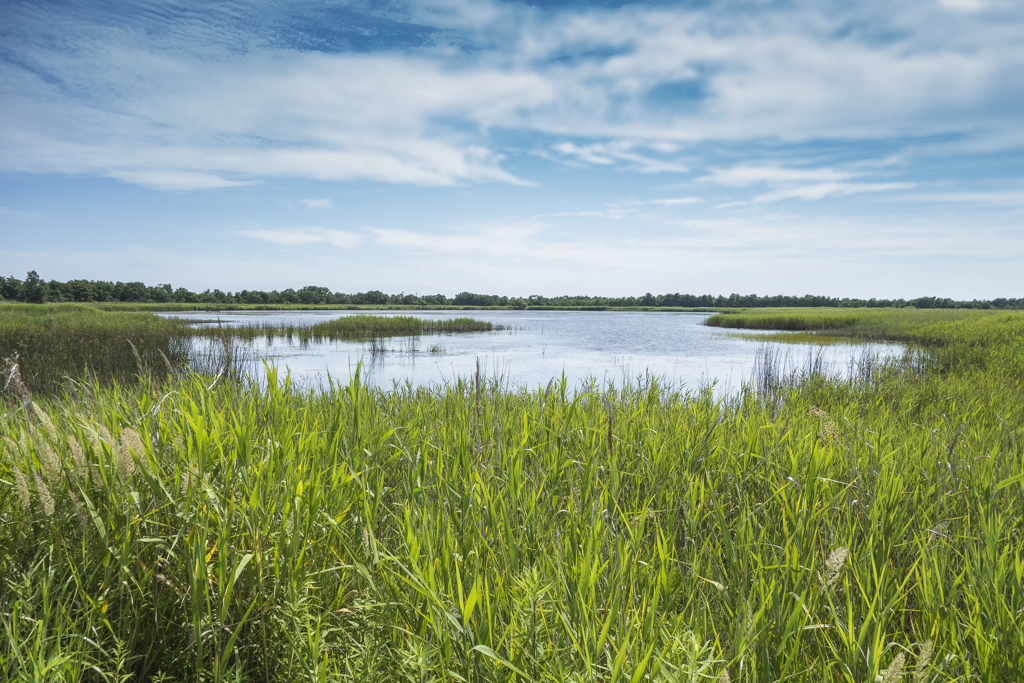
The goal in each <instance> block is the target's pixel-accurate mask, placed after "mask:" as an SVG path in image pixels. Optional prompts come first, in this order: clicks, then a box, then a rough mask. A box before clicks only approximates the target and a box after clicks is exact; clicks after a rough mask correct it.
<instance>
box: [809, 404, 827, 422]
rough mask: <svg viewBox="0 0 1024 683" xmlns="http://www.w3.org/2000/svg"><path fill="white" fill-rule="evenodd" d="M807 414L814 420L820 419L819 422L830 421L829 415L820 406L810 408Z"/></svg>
mask: <svg viewBox="0 0 1024 683" xmlns="http://www.w3.org/2000/svg"><path fill="white" fill-rule="evenodd" d="M807 414H808V415H810V416H811V417H813V418H816V419H818V420H827V419H828V413H826V412H825V411H824V410H822V409H821V408H819V407H818V406H811V407H810V408H808V410H807Z"/></svg>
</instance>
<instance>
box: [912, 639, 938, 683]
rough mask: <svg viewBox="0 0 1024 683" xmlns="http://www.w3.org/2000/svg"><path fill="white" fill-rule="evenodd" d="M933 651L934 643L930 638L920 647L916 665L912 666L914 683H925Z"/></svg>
mask: <svg viewBox="0 0 1024 683" xmlns="http://www.w3.org/2000/svg"><path fill="white" fill-rule="evenodd" d="M934 650H935V643H933V642H932V640H931V638H929V639H928V640H927V641H925V643H924V645H922V646H921V651H920V652H918V654H917V663H916V664H915V665H914V683H927V681H928V666H929V665H930V664H931V663H932V653H933V651H934Z"/></svg>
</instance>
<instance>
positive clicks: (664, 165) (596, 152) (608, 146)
mask: <svg viewBox="0 0 1024 683" xmlns="http://www.w3.org/2000/svg"><path fill="white" fill-rule="evenodd" d="M643 148H646V149H648V150H651V151H655V152H658V153H662V154H666V153H671V152H674V151H676V150H677V149H678V148H677V146H676V145H673V144H671V143H667V142H664V141H654V142H650V143H639V142H636V141H633V140H614V141H612V142H603V143H594V144H589V145H577V144H575V143H572V142H560V143H558V144H556V145H553V146H552V149H554V150H555V151H556V152H559V153H560V154H562V155H563V157H569V158H570V159H572V160H573V161H576V162H582V163H585V164H594V165H598V166H609V165H612V164H616V163H619V162H624V163H625V164H626V165H627V167H629V168H631V169H632V170H635V171H639V172H640V173H666V172H668V173H685V172H686V171H688V170H689V168H688V167H687V166H686V165H685V164H682V163H679V162H677V161H673V160H671V159H659V158H657V157H652V156H650V155H649V154H641V153H640V152H638V151H636V150H638V149H643Z"/></svg>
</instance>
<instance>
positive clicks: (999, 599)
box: [0, 322, 1024, 683]
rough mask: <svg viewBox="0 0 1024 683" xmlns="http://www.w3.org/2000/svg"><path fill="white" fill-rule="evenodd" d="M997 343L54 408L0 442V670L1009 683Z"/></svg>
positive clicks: (1003, 375) (22, 419)
mask: <svg viewBox="0 0 1024 683" xmlns="http://www.w3.org/2000/svg"><path fill="white" fill-rule="evenodd" d="M1007 324H1009V325H1011V326H1012V324H1013V323H1012V322H1011V323H1007ZM1007 334H1009V335H1010V336H1007V337H1001V338H1002V339H1003V341H1001V342H999V343H998V344H993V345H989V346H987V347H986V348H987V349H989V350H988V351H987V352H986V353H988V355H987V356H986V357H985V361H986V362H985V363H983V364H980V365H977V366H971V367H968V366H966V365H955V366H951V367H942V366H941V365H936V364H935V363H933V362H929V361H928V360H927V359H924V360H922V359H921V358H918V359H917V360H914V361H913V362H912V361H911V360H910V359H908V360H907V361H906V362H887V363H878V362H874V363H872V362H869V361H867V360H865V361H864V362H863V363H862V364H861V371H860V372H859V374H857V375H856V376H854V377H837V376H830V375H828V374H827V373H824V372H821V371H820V369H816V368H815V367H814V366H809V367H808V368H807V369H806V370H804V371H801V372H799V373H798V374H796V375H792V376H788V377H787V376H785V375H784V373H782V372H781V371H780V369H779V366H778V365H777V364H774V363H772V362H770V361H766V362H763V363H762V364H761V370H760V375H759V376H758V377H757V378H755V380H756V381H754V382H752V383H751V384H749V385H747V386H746V387H745V388H744V389H743V390H742V391H740V392H739V393H737V394H735V395H733V396H732V397H731V398H727V399H716V398H715V396H714V394H713V392H711V391H710V390H703V391H696V392H687V391H683V390H680V389H676V388H672V387H666V386H663V385H661V384H659V383H658V382H657V381H654V380H651V379H645V380H643V381H639V382H637V383H635V384H634V385H632V386H628V387H620V388H618V389H615V388H608V387H604V388H602V387H596V386H595V387H591V390H590V391H586V392H579V393H574V392H572V391H570V390H569V387H568V383H567V382H566V381H565V380H564V378H563V379H562V381H556V382H553V383H552V384H551V385H549V386H548V387H547V388H546V389H537V390H532V391H527V390H518V391H516V390H507V389H502V388H501V386H499V385H498V384H497V383H496V382H488V381H486V380H480V379H476V380H470V381H457V382H454V383H452V384H450V385H448V386H446V387H442V388H438V389H434V390H427V389H414V388H412V387H404V388H403V387H399V388H397V389H395V390H393V391H388V392H385V391H381V390H377V389H373V388H368V387H365V386H363V385H362V384H361V383H360V381H359V377H358V374H357V375H356V377H354V378H353V379H352V381H350V382H349V383H347V384H345V385H341V384H336V385H332V386H331V387H328V388H327V389H326V390H316V391H311V390H307V389H303V388H301V387H298V386H296V385H293V384H291V383H290V382H289V381H288V379H287V378H282V377H281V376H279V375H278V374H277V373H276V372H275V371H274V370H273V369H271V370H269V371H268V383H267V387H266V388H264V389H261V388H259V387H256V386H254V385H251V384H247V383H244V382H225V381H223V380H221V381H217V382H213V386H211V380H210V378H208V377H205V378H204V377H201V376H189V377H185V378H182V379H180V380H179V383H178V384H176V385H173V386H169V387H166V388H164V389H159V390H158V389H157V388H156V387H155V386H147V385H145V384H141V385H139V384H137V385H133V386H131V387H122V386H112V387H98V386H97V387H91V388H89V390H88V391H87V390H86V388H85V387H79V388H78V390H77V391H76V392H75V393H69V394H68V395H66V396H65V397H64V398H62V399H61V400H59V401H58V400H51V401H46V402H41V407H40V408H39V410H38V413H40V414H43V413H45V414H46V415H48V418H47V419H44V418H42V417H39V416H36V417H30V416H29V415H27V414H26V413H25V412H24V410H23V411H21V412H18V413H16V414H10V415H8V416H6V417H5V418H3V420H2V421H0V432H2V435H3V437H5V438H6V439H9V440H3V441H0V443H3V444H4V452H3V456H2V458H0V479H2V481H3V485H4V489H3V493H2V494H0V506H2V508H0V515H2V517H3V519H4V524H3V526H2V527H0V533H2V537H0V581H2V585H3V589H2V590H3V594H2V597H0V606H2V607H0V621H2V626H3V634H4V635H3V639H2V641H0V671H3V673H4V675H5V676H6V677H7V678H14V677H16V676H17V675H20V674H21V672H25V671H28V672H45V675H47V676H50V677H52V678H54V679H55V678H56V677H57V676H58V675H62V676H64V677H65V678H66V679H70V680H100V678H101V674H100V673H99V672H102V677H105V680H114V679H119V680H123V679H120V678H119V677H123V676H126V675H128V674H132V675H133V676H134V677H133V678H132V679H131V680H197V681H199V680H213V681H219V680H229V679H230V680H266V681H271V680H280V681H294V680H310V681H314V680H315V681H325V680H353V681H395V680H409V681H424V680H438V681H527V680H530V681H631V682H637V681H726V680H732V681H736V680H751V681H782V680H786V681H789V680H814V681H819V680H830V681H850V682H854V681H857V682H860V681H874V680H878V677H881V680H884V681H896V680H902V681H907V680H912V681H914V683H921V682H923V681H993V682H994V681H1014V680H1022V678H1024V637H1022V632H1024V630H1022V618H1024V617H1022V615H1024V584H1022V577H1024V540H1022V537H1021V534H1020V530H1021V529H1022V528H1024V432H1022V429H1024V402H1022V401H1021V396H1022V395H1024V378H1022V376H1021V375H1020V374H1018V373H1015V372H1013V371H1012V368H1010V366H1008V365H1007V363H1008V362H1010V361H1011V360H1013V359H1017V362H1019V359H1020V357H1021V356H1022V355H1024V353H1022V349H1021V347H1020V346H1019V344H1016V342H1013V341H1012V339H1013V337H1012V334H1010V333H1007ZM1007 340H1010V341H1007ZM954 346H957V345H955V344H953V345H951V346H950V348H953V347H954ZM959 346H963V347H964V348H968V347H967V346H966V345H963V344H961V345H959ZM770 356H771V354H766V356H765V357H766V358H769V357H770ZM48 421H52V423H53V427H52V428H50V427H48V426H47V423H48ZM37 675H38V676H39V677H42V676H43V673H39V674H37Z"/></svg>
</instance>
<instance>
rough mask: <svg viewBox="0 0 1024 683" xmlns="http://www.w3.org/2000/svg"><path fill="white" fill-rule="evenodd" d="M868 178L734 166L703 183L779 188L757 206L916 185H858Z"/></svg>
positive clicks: (711, 174) (825, 171)
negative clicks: (788, 200) (861, 179)
mask: <svg viewBox="0 0 1024 683" xmlns="http://www.w3.org/2000/svg"><path fill="white" fill-rule="evenodd" d="M865 174H866V173H865V171H856V172H854V171H844V170H838V169H834V168H784V167H781V166H734V167H731V168H715V169H711V170H710V172H709V173H708V174H707V175H705V176H704V177H702V178H700V180H701V181H703V182H709V183H715V184H718V185H726V186H729V187H748V186H751V185H768V186H770V187H775V188H777V189H774V190H772V191H770V192H764V193H761V194H758V195H756V196H755V197H754V198H753V200H752V201H753V202H754V203H764V202H777V201H782V200H785V199H801V200H804V201H816V200H820V199H824V198H826V197H840V196H846V195H851V194H862V193H865V192H886V191H892V190H905V189H907V188H910V187H914V183H902V182H900V183H894V182H887V183H878V182H860V181H856V179H857V178H859V177H862V176H864V175H865ZM738 205H739V203H737V202H731V203H728V204H724V205H719V206H718V207H716V208H723V207H725V206H738Z"/></svg>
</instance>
